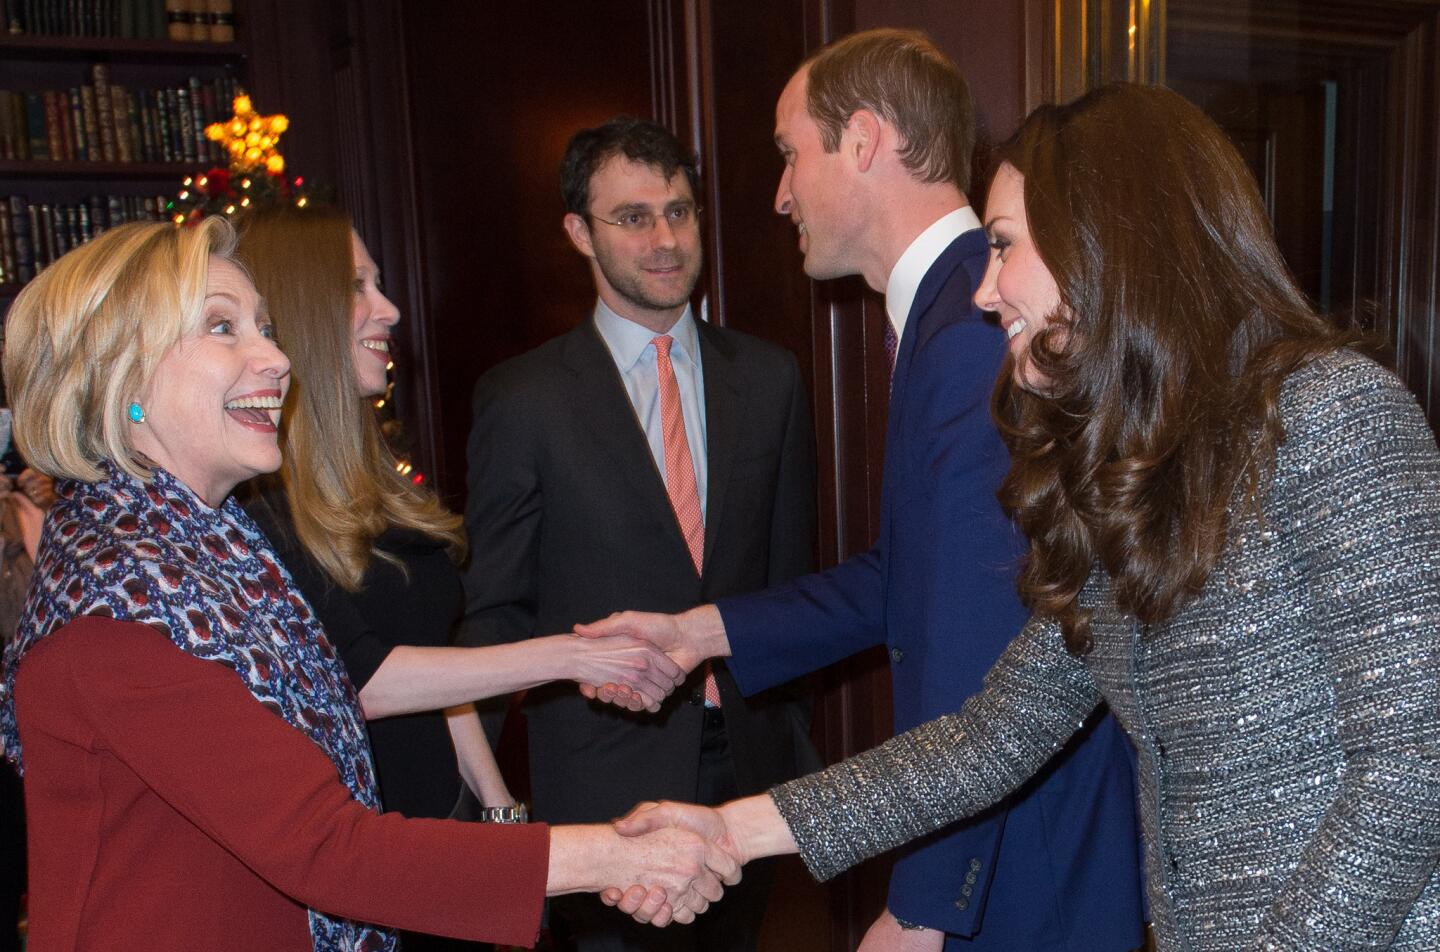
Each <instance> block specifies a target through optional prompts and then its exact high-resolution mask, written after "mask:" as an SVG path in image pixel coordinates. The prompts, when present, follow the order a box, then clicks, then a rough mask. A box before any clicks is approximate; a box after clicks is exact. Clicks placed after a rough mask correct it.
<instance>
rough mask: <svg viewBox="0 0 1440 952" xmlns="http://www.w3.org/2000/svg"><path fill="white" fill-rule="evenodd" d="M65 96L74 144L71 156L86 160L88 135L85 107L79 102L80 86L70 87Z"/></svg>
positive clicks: (79, 160)
mask: <svg viewBox="0 0 1440 952" xmlns="http://www.w3.org/2000/svg"><path fill="white" fill-rule="evenodd" d="M66 98H67V99H69V101H70V139H71V141H72V142H73V143H74V144H75V148H74V153H73V155H72V156H71V157H72V158H73V159H75V161H77V162H88V161H89V160H90V137H89V136H87V135H86V134H85V107H84V105H83V104H82V103H81V94H80V87H79V86H76V87H74V88H73V89H71V90H70V92H68V93H66Z"/></svg>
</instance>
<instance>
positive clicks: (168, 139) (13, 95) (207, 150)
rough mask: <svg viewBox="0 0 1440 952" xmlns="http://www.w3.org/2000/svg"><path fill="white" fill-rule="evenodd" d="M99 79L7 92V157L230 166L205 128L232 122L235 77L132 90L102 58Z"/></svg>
mask: <svg viewBox="0 0 1440 952" xmlns="http://www.w3.org/2000/svg"><path fill="white" fill-rule="evenodd" d="M91 76H92V78H93V82H92V83H90V84H88V85H84V86H76V87H71V88H70V89H68V90H67V89H49V90H45V91H43V92H23V93H22V92H11V91H7V90H0V159H9V160H12V161H13V160H19V161H27V160H28V161H51V162H189V163H197V164H199V163H204V164H210V165H221V166H223V165H225V164H226V161H227V158H226V156H225V154H224V151H223V149H222V148H221V146H220V145H218V144H217V143H214V142H211V141H209V140H208V139H206V138H205V127H206V126H207V125H209V124H210V123H212V122H216V121H219V120H222V119H228V118H229V116H230V103H231V102H232V101H233V100H234V98H235V96H236V95H238V94H239V92H240V87H239V82H238V81H237V80H235V79H234V78H233V77H229V76H225V77H221V78H219V79H214V80H209V81H203V82H202V81H201V80H200V79H199V78H198V77H194V76H192V77H190V79H189V81H188V82H187V84H186V85H184V86H179V87H170V88H165V89H127V88H125V87H124V86H118V85H116V84H114V83H112V82H110V75H109V69H108V68H107V67H106V66H105V64H104V63H97V64H95V66H94V67H93V68H92V70H91Z"/></svg>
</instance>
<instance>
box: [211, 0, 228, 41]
mask: <svg viewBox="0 0 1440 952" xmlns="http://www.w3.org/2000/svg"><path fill="white" fill-rule="evenodd" d="M207 6H208V7H209V10H210V42H212V43H234V42H235V3H234V0H209V2H208V3H207Z"/></svg>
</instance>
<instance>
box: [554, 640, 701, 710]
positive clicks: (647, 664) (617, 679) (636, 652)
mask: <svg viewBox="0 0 1440 952" xmlns="http://www.w3.org/2000/svg"><path fill="white" fill-rule="evenodd" d="M561 637H567V638H569V639H570V650H571V651H572V652H573V654H572V665H573V670H572V671H571V672H570V678H571V680H574V681H577V682H579V684H580V690H581V692H582V693H584V694H585V696H586V697H590V698H593V697H595V696H596V694H595V692H596V688H595V687H594V686H595V685H603V686H604V688H605V689H606V690H605V696H604V697H603V698H602V700H605V701H607V702H609V703H611V704H615V705H617V706H619V707H623V708H626V709H627V710H631V711H639V710H646V711H649V712H650V713H651V714H654V713H655V712H656V711H658V710H660V703H661V702H662V701H664V700H665V698H667V697H669V696H670V693H671V692H672V691H674V690H675V688H676V687H678V686H679V685H681V684H683V683H684V681H685V675H686V674H687V672H686V671H685V670H684V669H682V668H681V667H680V666H679V665H678V664H676V663H675V662H674V661H673V660H672V659H671V658H670V657H669V656H668V655H666V654H665V652H664V651H662V650H661V649H659V648H658V647H656V646H655V645H654V644H653V643H651V642H649V641H646V640H642V639H640V638H636V637H634V636H631V635H629V634H628V633H620V634H608V633H607V634H605V635H603V636H594V637H589V638H581V637H577V636H575V635H569V636H561Z"/></svg>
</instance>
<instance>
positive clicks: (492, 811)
mask: <svg viewBox="0 0 1440 952" xmlns="http://www.w3.org/2000/svg"><path fill="white" fill-rule="evenodd" d="M476 820H477V821H478V822H480V823H529V822H530V809H529V808H528V807H527V806H525V804H523V803H512V804H510V805H509V806H508V807H481V808H480V813H479V816H477V817H476Z"/></svg>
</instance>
